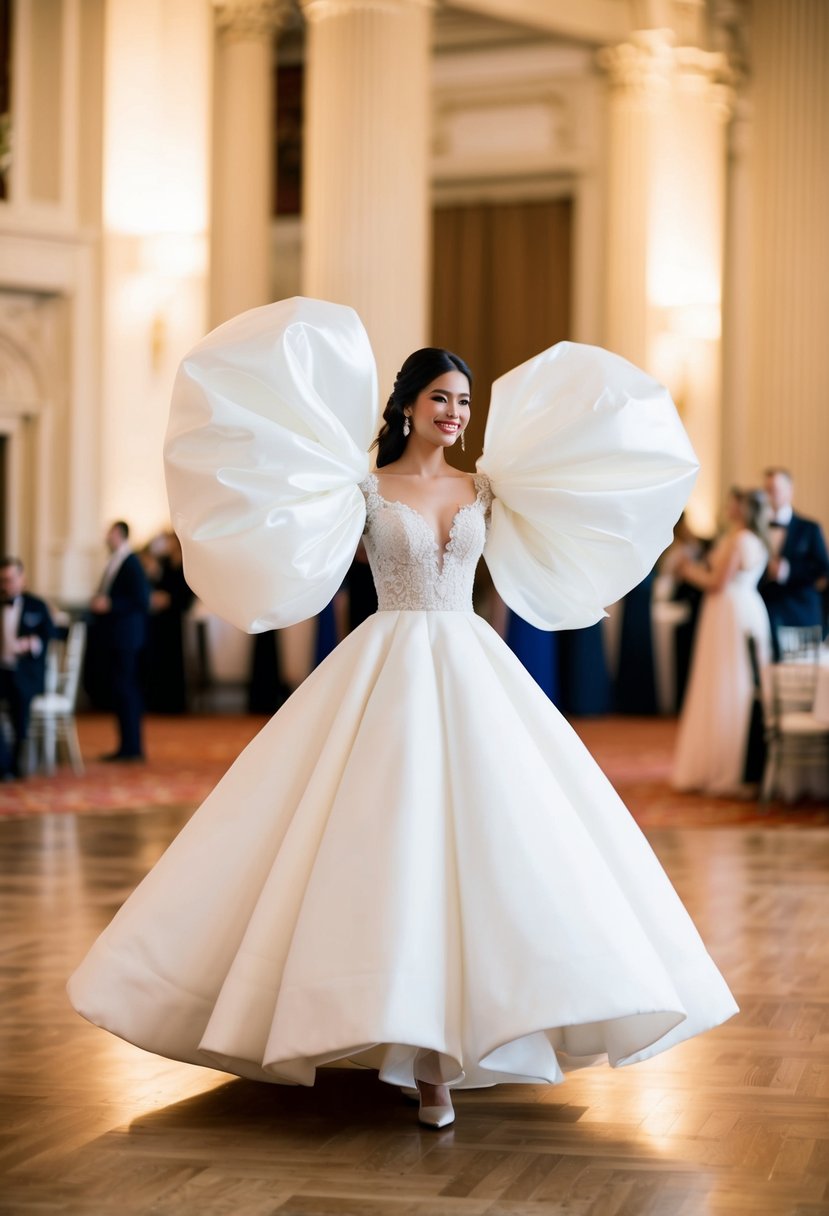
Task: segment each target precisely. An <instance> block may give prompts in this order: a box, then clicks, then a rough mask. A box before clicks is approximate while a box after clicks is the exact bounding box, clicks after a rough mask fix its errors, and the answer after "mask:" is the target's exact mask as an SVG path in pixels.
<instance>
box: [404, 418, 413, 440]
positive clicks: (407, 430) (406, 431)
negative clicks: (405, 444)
mask: <svg viewBox="0 0 829 1216" xmlns="http://www.w3.org/2000/svg"><path fill="white" fill-rule="evenodd" d="M411 429H412V424H411V423H410V422H409V415H408V414H406V416H405V417H404V419H403V435H404V438H406V439H408V438H409V433H410V431H411Z"/></svg>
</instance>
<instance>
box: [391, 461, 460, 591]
mask: <svg viewBox="0 0 829 1216" xmlns="http://www.w3.org/2000/svg"><path fill="white" fill-rule="evenodd" d="M370 476H371V479H372V481H373V483H374V493H375V494H376V495H377V497H378V498H379V499H380V501H381V502H382V503H383V505H384V506H387V507H402V508H403V510H404V511H409V512H410V513H411V514H412V515H414V517H415V519H419V520H420V522H421V523H422V524H423V527H424V528H425V529H426V531H427V532H428V533H429V535H430V536H431V538H432V545H433V546H434V553H435V557H436V558H437V559H438V574H439V575H441V576H442V575H443V571H444V569H445V568H446V559H447V557H448V556H449V554H450V553H451V552H452V545H453V543H454V540H455V528H456V527H457V524H458V520H459V519H460V517H461V515H463V513H464V511H469V510H471V509H472V507H477V505H478V503H479V502H480V498H481V487H480V485H479V484H478V478H477V476H475V477H473V478H472V484H473V486H474V487H475V497H474V498H473V499H472V502H465V503H462V504H461V506H459V507H458V509H457V511H456V512H455V514H454V515H453V516H452V523H451V524H450V526H449V536H448V538H447V540H446V544H445V545H441V543H440V537H438V536H436V535H435V530H434V528H433V527H432V526H431V524H430V523H429V521H428V519H427V518H426V516H425V515H424V514H423V513H422V511H418V509H417V507H413V506H411V505H410V504H409V503H407V502H403V501H402V500H401V499H399V498H386V496H385V494H381V493H380V482H379V480H378V477H377V474H376V473H372V474H371V475H370Z"/></svg>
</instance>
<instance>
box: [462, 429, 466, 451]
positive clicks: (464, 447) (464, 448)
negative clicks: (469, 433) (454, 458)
mask: <svg viewBox="0 0 829 1216" xmlns="http://www.w3.org/2000/svg"><path fill="white" fill-rule="evenodd" d="M461 451H462V452H465V451H466V444H465V443H464V439H463V431H461Z"/></svg>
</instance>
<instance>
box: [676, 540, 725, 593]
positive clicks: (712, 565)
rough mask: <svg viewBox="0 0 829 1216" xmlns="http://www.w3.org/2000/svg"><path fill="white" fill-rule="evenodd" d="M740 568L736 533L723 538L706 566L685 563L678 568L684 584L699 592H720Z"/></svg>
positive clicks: (699, 563) (690, 562)
mask: <svg viewBox="0 0 829 1216" xmlns="http://www.w3.org/2000/svg"><path fill="white" fill-rule="evenodd" d="M739 566H740V549H739V546H738V544H737V533H736V532H735V533H734V534H733V535H731V536H726V537H724V538H723V539H722V540H721V541H720V542H719V544H718V545H717V546H716V547H715V549H714V551H713V553H712V554H711V557H710V559H709V561H708V564H707V565H704V564H703V563H702V562H692V561H686V562H683V564H682V565H681V566H680V568H679V574H680V576H681V577H682V578H683V579H684V580H685V582H686V583H691V584H692V586H694V587H699V588H700V590H701V591H722V589H723V587H724V586H725V585H726V583H728V582H730V581H731V579H732V578H733V577H734V575H735V574H736V573H737V570H738V569H739Z"/></svg>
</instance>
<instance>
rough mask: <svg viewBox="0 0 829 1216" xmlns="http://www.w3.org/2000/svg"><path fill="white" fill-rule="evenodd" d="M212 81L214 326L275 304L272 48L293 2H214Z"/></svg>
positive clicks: (211, 295) (212, 317)
mask: <svg viewBox="0 0 829 1216" xmlns="http://www.w3.org/2000/svg"><path fill="white" fill-rule="evenodd" d="M213 4H214V8H215V16H216V35H217V38H216V59H215V82H214V160H213V217H212V225H211V290H210V312H211V322H212V324H213V325H218V324H219V323H220V322H221V321H226V320H227V318H228V317H232V316H234V315H235V314H236V313H239V312H243V311H244V310H245V309H247V308H254V307H256V306H257V305H259V304H266V303H267V302H268V300H269V298H270V291H269V283H270V269H269V260H270V223H271V200H272V193H273V160H274V152H275V149H274V139H275V134H274V132H275V123H274V105H273V43H274V38H275V36H276V33H277V31H278V30H279V28H280V26H281V25H282V24H283V22H284V20H285V19H286V18H287V16H288V15H289V13H290V8H291V6H290V3H289V0H213Z"/></svg>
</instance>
